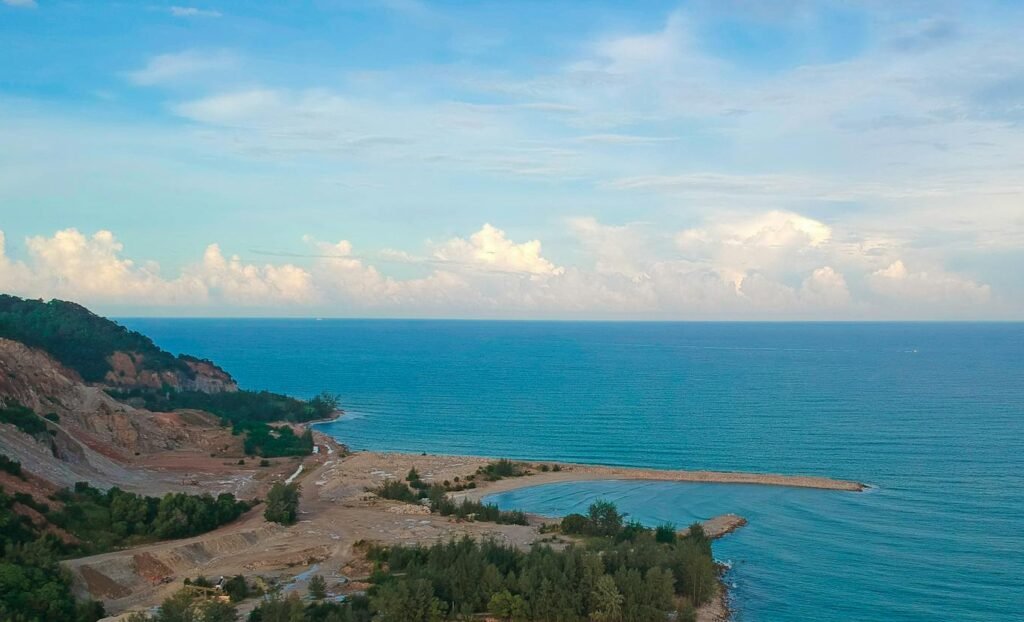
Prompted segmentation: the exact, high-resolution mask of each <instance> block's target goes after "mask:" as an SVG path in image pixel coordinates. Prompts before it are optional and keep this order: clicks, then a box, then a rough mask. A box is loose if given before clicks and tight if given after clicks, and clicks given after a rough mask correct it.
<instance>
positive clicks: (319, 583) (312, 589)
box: [309, 574, 327, 600]
mask: <svg viewBox="0 0 1024 622" xmlns="http://www.w3.org/2000/svg"><path fill="white" fill-rule="evenodd" d="M309 595H310V596H312V597H313V599H314V600H323V599H325V598H327V581H325V580H324V578H323V576H321V575H318V574H317V575H313V577H312V578H311V579H310V580H309Z"/></svg>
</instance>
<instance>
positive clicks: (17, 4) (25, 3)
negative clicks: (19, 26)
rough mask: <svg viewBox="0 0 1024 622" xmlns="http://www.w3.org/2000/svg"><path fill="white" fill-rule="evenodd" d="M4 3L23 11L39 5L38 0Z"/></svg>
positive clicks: (11, 0) (14, 0) (17, 0)
mask: <svg viewBox="0 0 1024 622" xmlns="http://www.w3.org/2000/svg"><path fill="white" fill-rule="evenodd" d="M3 3H4V4H6V5H7V6H13V7H19V8H23V9H34V8H36V7H37V6H38V5H37V4H36V0H3Z"/></svg>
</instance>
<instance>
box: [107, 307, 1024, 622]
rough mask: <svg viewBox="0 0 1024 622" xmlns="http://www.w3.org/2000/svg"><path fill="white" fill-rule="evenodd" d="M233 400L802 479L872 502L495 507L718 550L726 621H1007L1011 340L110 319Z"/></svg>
mask: <svg viewBox="0 0 1024 622" xmlns="http://www.w3.org/2000/svg"><path fill="white" fill-rule="evenodd" d="M125 323H126V324H128V325H129V326H130V327H132V328H136V329H138V330H141V331H142V332H144V333H146V334H148V335H151V336H152V337H153V338H154V339H155V340H156V341H157V343H159V344H160V345H162V346H164V347H166V348H168V349H170V350H172V351H175V352H188V353H191V354H195V355H198V356H202V357H208V358H210V359H213V360H215V361H217V362H218V363H220V364H222V365H223V366H224V367H225V368H226V369H228V370H229V371H231V372H232V374H234V375H235V376H236V378H238V380H239V381H240V383H241V384H242V385H243V386H245V387H251V388H267V389H270V390H275V391H282V392H286V393H291V394H295V395H300V396H311V395H314V394H315V393H317V392H319V391H321V390H325V389H326V390H329V391H332V392H335V393H338V394H340V395H341V397H342V401H343V404H344V406H345V407H346V408H348V409H350V410H352V411H355V412H358V413H360V414H361V415H362V416H360V417H351V418H344V419H342V420H339V421H337V422H333V423H330V424H325V425H321V426H320V429H321V430H323V431H326V432H329V433H331V434H333V435H335V436H336V437H337V438H338V439H339V440H340V441H342V442H344V443H347V444H348V445H350V446H352V447H354V448H356V449H364V448H365V449H390V450H404V451H415V452H420V451H427V452H434V453H442V452H443V453H456V454H457V453H462V454H478V455H479V454H483V455H496V456H497V455H501V456H509V457H513V458H523V459H535V460H564V461H575V462H590V463H599V464H612V465H625V466H642V467H657V468H687V469H712V470H733V471H758V472H776V473H788V474H812V475H824V476H831V477H838V478H844V479H855V480H859V481H864V482H868V483H870V484H872V485H874V486H875V488H873V489H871V490H870V491H869V492H865V493H844V492H833V491H818V490H806V489H788V488H776V487H764V486H742V485H711V484H678V483H662V482H582V483H571V484H569V483H567V484H557V485H551V486H545V487H537V488H532V489H526V490H520V491H514V492H511V493H507V494H505V495H501V496H500V497H498V499H497V500H498V501H499V502H500V503H501V504H502V505H504V506H507V507H513V506H515V507H521V508H522V509H526V510H529V511H540V512H544V511H548V512H551V513H564V512H566V511H571V510H572V509H578V508H580V507H585V505H586V504H588V503H589V502H590V501H591V500H593V499H594V498H596V497H597V496H603V497H607V498H610V499H613V500H615V501H616V502H617V503H618V504H619V505H620V506H622V507H623V508H624V509H626V510H627V511H629V512H631V513H632V514H634V515H635V516H636V517H637V518H640V519H642V520H645V521H648V522H651V523H657V522H663V521H667V522H674V523H676V524H679V525H683V524H687V523H688V522H691V521H693V520H698V519H701V518H707V517H710V516H713V515H716V514H722V513H726V512H735V513H737V514H741V515H743V516H745V517H746V518H748V520H749V521H750V523H749V525H748V526H746V527H744V528H743V529H741V530H739V531H737V532H736V533H734V534H732V535H730V536H728V537H727V538H725V539H723V540H721V541H720V542H718V543H717V544H716V546H715V553H716V555H717V556H718V557H720V558H723V559H731V560H733V562H734V568H733V570H732V571H731V573H730V579H729V580H730V582H732V583H735V585H736V587H735V589H734V590H733V594H734V597H735V604H736V605H737V607H738V609H739V612H740V613H739V619H741V620H744V621H754V622H762V621H764V622H786V621H790V620H792V621H795V620H807V619H817V620H835V621H839V620H894V621H918V620H921V621H923V620H929V621H931V620H949V619H956V620H968V621H970V620H976V621H992V622H994V621H996V620H1000V621H1001V620H1009V619H1015V618H1019V616H1020V604H1021V603H1024V581H1022V580H1021V577H1022V576H1024V325H1021V324H615V323H546V322H523V323H517V322H420V321H335V320H324V321H313V320H126V321H125Z"/></svg>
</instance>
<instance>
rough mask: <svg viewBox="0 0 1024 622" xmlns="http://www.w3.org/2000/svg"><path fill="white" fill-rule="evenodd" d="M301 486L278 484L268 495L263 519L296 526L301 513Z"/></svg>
mask: <svg viewBox="0 0 1024 622" xmlns="http://www.w3.org/2000/svg"><path fill="white" fill-rule="evenodd" d="M299 490H300V488H299V485H298V484H282V483H280V482H279V483H277V484H274V486H273V487H272V488H271V489H270V492H268V493H267V508H266V510H264V512H263V517H264V518H266V519H267V520H268V521H271V522H274V523H280V524H281V525H294V524H295V519H296V517H297V516H298V513H299Z"/></svg>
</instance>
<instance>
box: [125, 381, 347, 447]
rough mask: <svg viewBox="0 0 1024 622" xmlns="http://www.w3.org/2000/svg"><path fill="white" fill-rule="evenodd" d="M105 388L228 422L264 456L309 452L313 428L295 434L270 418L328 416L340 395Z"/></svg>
mask: <svg viewBox="0 0 1024 622" xmlns="http://www.w3.org/2000/svg"><path fill="white" fill-rule="evenodd" d="M108 392H109V393H110V395H112V396H113V397H115V398H117V399H120V400H123V401H127V402H130V403H133V404H136V405H138V406H141V407H143V408H146V409H147V410H152V411H155V412H168V411H172V410H177V409H180V408H188V409H193V410H203V411H206V412H208V413H211V414H214V415H217V416H218V417H220V418H221V421H223V422H224V423H225V424H226V425H232V428H233V432H234V433H235V434H245V453H246V454H248V455H254V456H263V457H268V458H278V457H283V456H306V455H309V454H310V453H312V452H313V433H312V431H310V430H307V431H306V432H305V433H303V434H301V435H296V434H295V433H294V432H293V431H292V429H291V428H290V427H288V426H274V425H270V423H271V422H277V421H290V422H294V423H302V422H307V421H314V420H317V419H326V418H328V417H329V416H331V415H332V414H333V413H334V412H336V411H337V410H338V398H337V397H335V396H333V395H330V394H328V393H322V394H320V395H317V396H316V397H314V398H312V399H310V400H300V399H296V398H294V397H289V396H287V395H281V394H279V393H271V392H270V391H233V392H223V393H203V392H201V391H175V390H174V389H173V388H170V387H164V389H163V390H161V391H152V390H148V389H129V390H117V389H111V390H110V391H108Z"/></svg>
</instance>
